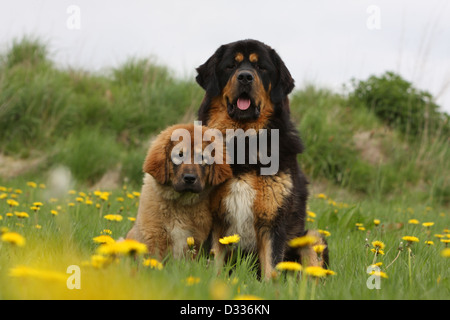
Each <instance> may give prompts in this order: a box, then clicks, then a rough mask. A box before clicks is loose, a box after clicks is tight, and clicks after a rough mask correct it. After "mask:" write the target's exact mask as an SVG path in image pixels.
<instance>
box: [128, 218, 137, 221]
mask: <svg viewBox="0 0 450 320" xmlns="http://www.w3.org/2000/svg"><path fill="white" fill-rule="evenodd" d="M127 219H128V220H129V221H131V222H133V221H136V218H135V217H128V218H127Z"/></svg>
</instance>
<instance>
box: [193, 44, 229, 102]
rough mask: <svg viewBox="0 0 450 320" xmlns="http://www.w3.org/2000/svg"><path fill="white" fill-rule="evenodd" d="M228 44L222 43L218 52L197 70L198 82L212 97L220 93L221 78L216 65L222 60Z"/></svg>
mask: <svg viewBox="0 0 450 320" xmlns="http://www.w3.org/2000/svg"><path fill="white" fill-rule="evenodd" d="M225 48H226V45H222V46H220V47H219V49H217V50H216V52H215V53H214V54H213V55H212V56H211V57H210V58H209V59H208V60H207V61H206V62H205V63H204V64H202V65H201V66H199V67H198V68H197V69H196V70H197V73H198V75H197V77H196V78H195V80H197V83H198V84H199V85H200V86H201V87H202V88H203V89H205V91H206V94H207V95H208V96H209V97H210V98H212V97H216V96H218V95H219V94H220V85H219V79H218V78H217V74H216V67H217V65H218V64H219V62H220V61H221V60H222V57H223V54H224V52H225Z"/></svg>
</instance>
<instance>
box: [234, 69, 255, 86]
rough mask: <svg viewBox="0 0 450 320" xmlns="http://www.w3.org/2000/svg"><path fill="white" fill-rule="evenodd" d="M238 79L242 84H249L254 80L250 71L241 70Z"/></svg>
mask: <svg viewBox="0 0 450 320" xmlns="http://www.w3.org/2000/svg"><path fill="white" fill-rule="evenodd" d="M237 79H238V81H239V82H240V83H242V84H249V83H251V82H252V81H253V75H252V74H251V73H250V72H248V71H241V72H239V74H238V76H237Z"/></svg>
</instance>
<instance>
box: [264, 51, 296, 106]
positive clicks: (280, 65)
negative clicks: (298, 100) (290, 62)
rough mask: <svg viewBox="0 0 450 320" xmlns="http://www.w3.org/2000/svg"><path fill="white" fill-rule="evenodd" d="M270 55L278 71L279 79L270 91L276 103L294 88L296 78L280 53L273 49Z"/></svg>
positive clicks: (281, 100)
mask: <svg viewBox="0 0 450 320" xmlns="http://www.w3.org/2000/svg"><path fill="white" fill-rule="evenodd" d="M270 55H271V57H272V62H273V63H274V65H275V68H276V69H277V71H278V75H277V76H278V79H276V81H275V85H274V86H273V88H272V90H271V92H270V98H271V100H272V102H273V103H274V104H279V103H281V102H283V99H284V98H285V97H286V96H287V95H288V94H289V93H291V91H292V89H294V79H292V76H291V73H290V72H289V70H288V68H287V67H286V65H285V64H284V62H283V60H281V58H280V56H279V55H278V53H276V51H275V50H273V49H272V51H271V53H270Z"/></svg>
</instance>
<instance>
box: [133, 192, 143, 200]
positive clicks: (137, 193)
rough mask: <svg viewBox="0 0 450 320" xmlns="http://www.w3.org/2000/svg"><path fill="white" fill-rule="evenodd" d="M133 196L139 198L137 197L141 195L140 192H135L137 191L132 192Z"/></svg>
mask: <svg viewBox="0 0 450 320" xmlns="http://www.w3.org/2000/svg"><path fill="white" fill-rule="evenodd" d="M133 195H134V196H135V197H137V198H139V197H140V196H141V193H140V192H137V191H133Z"/></svg>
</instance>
